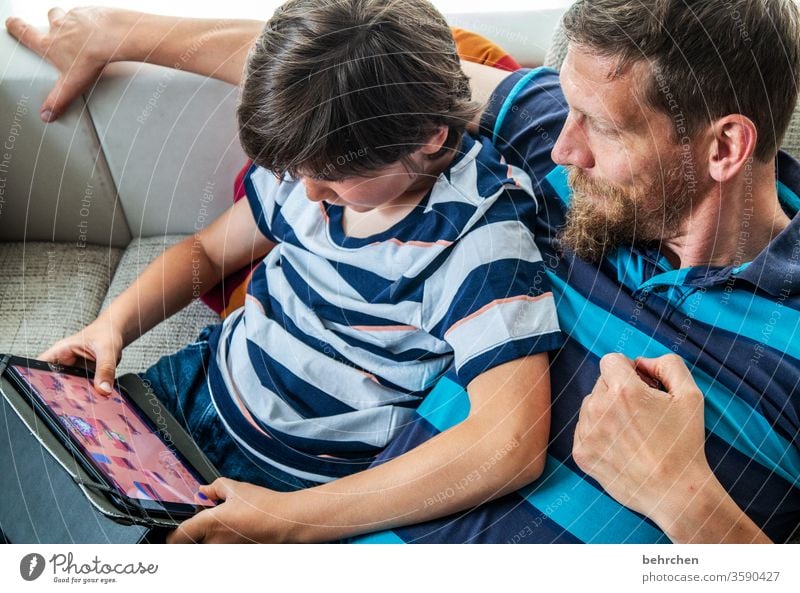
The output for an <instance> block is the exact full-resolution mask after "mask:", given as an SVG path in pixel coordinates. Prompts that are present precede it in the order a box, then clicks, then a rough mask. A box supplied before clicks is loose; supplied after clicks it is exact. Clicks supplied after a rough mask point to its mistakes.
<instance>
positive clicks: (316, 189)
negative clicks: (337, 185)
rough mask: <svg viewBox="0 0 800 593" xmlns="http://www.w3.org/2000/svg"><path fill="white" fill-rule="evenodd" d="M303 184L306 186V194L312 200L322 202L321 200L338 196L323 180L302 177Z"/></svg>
mask: <svg viewBox="0 0 800 593" xmlns="http://www.w3.org/2000/svg"><path fill="white" fill-rule="evenodd" d="M303 185H304V186H305V188H306V196H307V197H308V199H309V200H311V201H312V202H322V201H323V200H332V199H336V198H337V197H339V196H338V195H337V194H336V192H335V191H333V190H332V189H331V188H330V187H328V186H327V185H325V183H324V182H319V181H314V180H313V179H307V178H306V179H303Z"/></svg>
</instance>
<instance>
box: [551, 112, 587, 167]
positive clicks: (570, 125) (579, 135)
mask: <svg viewBox="0 0 800 593" xmlns="http://www.w3.org/2000/svg"><path fill="white" fill-rule="evenodd" d="M550 157H551V158H552V159H553V162H554V163H556V164H557V165H574V166H576V167H578V168H580V169H591V168H592V167H594V155H592V151H591V150H589V147H588V146H587V144H586V137H585V136H584V133H583V131H582V130H581V129H579V128H578V126H576V125H575V124H574V122H573V121H571V118H569V117H568V118H567V121H566V123H565V124H564V128H563V129H562V130H561V134H559V136H558V139H557V140H556V143H555V146H553V150H552V152H551V153H550Z"/></svg>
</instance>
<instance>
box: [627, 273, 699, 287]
mask: <svg viewBox="0 0 800 593" xmlns="http://www.w3.org/2000/svg"><path fill="white" fill-rule="evenodd" d="M694 269H695V268H681V269H679V270H669V271H668V272H663V273H662V274H657V275H656V276H653V277H652V278H650V279H649V280H648V281H647V282H645V283H644V284H642V285H641V287H640V289H641V290H647V289H648V288H651V287H653V286H658V285H671V286H681V285H683V283H684V281H685V280H686V277H687V276H688V275H689V274H691V273H692V271H693V270H694Z"/></svg>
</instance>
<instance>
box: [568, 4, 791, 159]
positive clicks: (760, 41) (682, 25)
mask: <svg viewBox="0 0 800 593" xmlns="http://www.w3.org/2000/svg"><path fill="white" fill-rule="evenodd" d="M564 28H565V30H566V35H567V38H568V40H569V41H570V42H571V43H572V44H574V45H577V46H579V47H581V46H582V47H585V48H589V49H590V50H592V51H594V52H597V53H598V54H600V55H603V56H606V57H613V58H619V62H618V68H617V72H616V73H617V74H618V75H619V74H621V73H623V72H625V71H626V70H627V68H628V67H629V66H631V65H632V64H633V63H635V62H637V61H640V60H647V61H648V62H649V63H650V66H651V72H652V76H651V79H650V80H649V81H647V83H646V84H645V85H644V87H643V88H644V89H645V93H646V95H645V98H646V100H647V101H648V102H649V104H650V105H651V106H652V107H654V108H655V109H657V110H660V111H663V112H665V113H667V114H668V115H669V116H670V117H672V118H673V121H674V123H675V124H676V130H677V131H678V139H681V138H682V137H690V138H691V137H693V135H694V134H696V133H697V132H698V131H699V130H700V129H701V128H702V127H704V126H706V125H708V123H709V122H711V121H713V120H715V119H718V118H720V117H724V116H726V115H730V114H734V113H739V114H742V115H744V116H746V117H748V118H749V119H751V120H752V121H753V123H754V124H755V126H756V129H757V130H758V141H757V144H756V149H755V156H756V158H757V159H759V160H761V161H764V162H766V161H769V160H770V159H772V158H773V157H774V156H775V153H776V151H777V149H778V147H779V145H780V142H781V140H782V139H783V135H784V133H785V132H786V129H787V127H788V126H789V121H790V119H791V116H792V112H793V110H794V107H795V102H796V100H797V79H796V76H797V74H798V67H799V66H800V28H799V27H798V9H797V6H796V4H795V2H794V0H581V1H579V2H576V3H575V4H574V5H573V6H572V7H571V8H570V9H569V10H568V11H567V13H566V15H565V17H564Z"/></svg>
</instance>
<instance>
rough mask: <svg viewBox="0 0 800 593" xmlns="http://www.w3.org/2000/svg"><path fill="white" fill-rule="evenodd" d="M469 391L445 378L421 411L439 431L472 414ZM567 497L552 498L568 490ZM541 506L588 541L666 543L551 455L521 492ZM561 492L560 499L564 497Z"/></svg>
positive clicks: (634, 516)
mask: <svg viewBox="0 0 800 593" xmlns="http://www.w3.org/2000/svg"><path fill="white" fill-rule="evenodd" d="M469 409H470V407H469V396H468V395H467V392H466V391H464V389H462V388H461V387H460V386H459V385H458V384H457V383H455V382H454V381H452V380H450V379H449V378H448V377H443V378H442V379H441V380H440V381H439V383H438V384H437V385H436V387H435V388H434V390H433V391H431V393H430V395H429V396H428V397H427V398H426V399H425V401H424V402H422V404H421V405H420V407H419V409H418V410H417V413H418V414H419V415H420V416H422V417H423V418H424V419H425V420H426V421H427V422H429V423H430V424H431V425H433V426H434V427H435V428H436V430H438V431H439V432H444V431H445V430H447V429H448V428H450V427H451V426H455V425H456V424H458V423H459V422H461V421H463V420H464V419H466V418H467V416H468V415H469ZM565 492H566V493H568V495H569V500H568V501H567V502H566V503H563V504H561V505H558V506H556V505H553V504H552V503H553V501H554V500H556V499H558V498H559V497H560V496H561V495H563V494H564V493H565ZM519 493H520V495H521V496H524V497H525V499H526V500H527V501H528V502H530V503H531V504H532V505H534V506H535V507H536V508H537V509H539V510H540V511H543V510H544V509H546V508H548V506H550V508H551V510H552V509H555V510H552V512H549V513H548V517H549V518H550V519H551V520H552V521H554V522H556V523H558V524H559V525H561V527H563V528H564V529H566V530H567V531H570V532H571V533H572V534H573V535H575V536H577V537H578V538H580V539H582V540H583V541H586V542H594V543H611V542H630V543H663V542H668V541H669V540H668V539H667V538H666V536H665V535H664V534H663V533H662V532H661V531H659V530H658V529H656V528H655V527H653V526H652V525H651V524H650V523H648V522H647V521H646V520H644V519H642V518H641V517H639V516H638V515H636V514H635V513H633V512H632V511H630V510H628V509H627V508H625V507H624V506H622V505H620V504H619V503H618V502H616V501H615V500H614V499H613V498H611V497H610V496H608V495H607V494H605V493H604V492H602V491H600V490H598V489H597V488H595V487H594V486H592V485H591V484H589V482H587V481H586V480H585V479H583V477H581V476H580V475H578V474H576V473H575V472H573V471H572V470H570V469H569V468H568V467H566V466H565V465H563V464H562V463H561V462H559V461H558V460H557V459H555V458H554V457H552V456H551V455H548V456H547V463H546V465H545V471H544V474H543V475H542V477H541V478H539V479H538V480H537V481H536V482H534V483H533V484H531V485H529V486H526V487H525V488H523V489H522V490H520V491H519ZM563 500H564V499H563V497H562V501H563Z"/></svg>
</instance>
